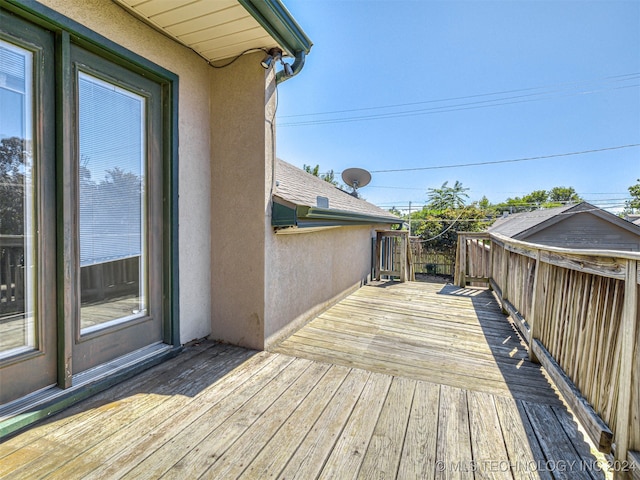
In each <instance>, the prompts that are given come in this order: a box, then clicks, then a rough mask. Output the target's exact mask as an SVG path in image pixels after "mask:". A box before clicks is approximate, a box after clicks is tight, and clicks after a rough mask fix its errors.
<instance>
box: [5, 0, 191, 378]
mask: <svg viewBox="0 0 640 480" xmlns="http://www.w3.org/2000/svg"><path fill="white" fill-rule="evenodd" d="M0 12H1V13H2V15H3V17H4V18H5V20H3V21H8V22H11V21H12V20H11V19H12V18H15V19H16V20H17V21H20V22H28V23H29V24H32V25H33V26H34V31H35V30H36V29H37V28H42V29H46V30H47V31H49V32H52V33H53V38H54V52H53V56H54V59H55V60H54V63H55V79H54V81H53V82H52V84H53V85H55V86H54V88H55V92H45V95H46V96H47V97H46V99H45V101H44V102H42V105H44V106H45V107H46V108H51V109H53V110H54V113H53V115H54V116H55V122H56V125H57V128H56V132H55V135H56V138H55V145H56V148H55V150H56V151H55V157H56V161H55V164H56V167H55V168H56V179H57V180H56V183H57V185H56V196H57V199H56V209H57V212H56V218H57V219H58V220H57V227H56V230H57V231H56V245H57V246H56V249H57V252H56V258H57V262H58V263H57V267H56V270H57V274H56V276H57V295H56V296H57V309H58V315H57V316H58V324H59V326H60V327H64V322H65V321H68V320H67V319H68V318H70V317H71V316H73V315H75V314H76V313H77V312H74V308H77V307H75V306H74V305H79V301H78V298H77V297H76V296H77V295H79V292H78V291H76V292H72V293H69V292H68V289H66V286H68V285H69V284H73V283H76V284H79V278H78V277H79V267H78V266H77V262H76V264H73V263H74V261H75V260H73V261H70V260H69V259H70V258H71V259H76V258H78V257H79V255H76V254H77V253H78V252H77V251H76V250H77V245H73V244H72V243H73V242H71V243H70V240H69V239H70V236H71V234H72V232H70V231H69V228H70V227H69V225H68V223H69V222H66V223H67V224H66V225H65V222H63V221H61V219H63V218H65V217H68V216H69V212H70V211H72V209H73V208H74V207H72V205H74V204H75V203H74V202H77V198H76V196H77V192H74V188H73V187H72V186H70V182H71V180H70V179H73V178H77V174H75V175H76V176H75V177H74V172H73V171H71V170H70V166H69V165H71V162H70V161H69V159H71V158H73V156H74V154H75V153H76V152H75V148H76V145H74V141H75V140H73V138H74V129H75V128H76V125H75V124H74V122H77V112H74V111H73V108H74V106H73V105H74V104H73V102H71V101H69V98H71V97H72V96H73V95H74V89H75V83H74V82H76V75H77V72H76V71H74V68H75V67H74V65H75V64H77V62H78V56H79V55H80V56H82V55H85V56H88V57H93V58H94V59H97V61H98V62H103V63H104V64H112V65H114V66H115V67H116V69H118V70H119V71H126V72H129V73H130V75H131V76H132V77H135V76H138V77H144V78H145V79H148V80H149V81H151V82H154V83H155V84H157V86H158V92H159V98H158V102H159V108H160V110H161V115H160V120H159V122H157V125H155V126H154V128H155V130H156V134H158V135H161V136H162V143H161V148H160V151H159V152H158V157H157V158H158V159H159V161H160V162H161V164H160V165H158V168H159V170H160V172H161V173H160V177H159V178H158V179H157V181H156V182H155V185H156V187H157V188H158V189H159V193H158V198H160V202H161V204H160V205H159V209H158V212H157V213H156V215H155V216H154V218H153V220H152V221H151V223H152V226H151V228H153V230H154V232H153V233H152V234H151V235H149V236H150V238H151V237H153V236H154V235H155V236H159V237H160V238H161V242H159V244H161V247H160V248H161V257H162V259H163V260H162V266H161V269H162V285H160V287H159V290H160V291H159V295H158V297H159V298H161V302H162V312H163V315H162V318H163V328H162V332H163V333H162V337H163V338H162V341H163V343H165V344H168V345H172V346H174V347H179V346H180V338H179V331H180V329H179V304H178V298H179V277H178V274H179V268H178V251H179V246H178V221H177V219H178V192H177V190H178V90H179V79H178V76H177V75H175V74H174V73H172V72H170V71H168V70H166V69H165V68H163V67H161V66H159V65H157V64H155V63H153V62H151V61H149V60H148V59H146V58H144V57H142V56H140V55H138V54H136V53H135V52H132V51H130V50H128V49H126V48H124V47H122V46H120V45H118V44H117V43H115V42H113V41H111V40H110V39H108V38H106V37H104V36H102V35H99V34H97V33H95V32H93V31H92V30H90V29H88V28H86V27H84V26H83V25H81V24H79V23H77V22H75V21H73V20H71V19H69V18H66V17H64V16H63V15H61V14H59V13H58V12H56V11H54V10H52V9H50V8H48V7H46V6H43V5H41V4H38V3H37V2H34V1H29V0H0ZM78 52H82V53H81V54H79V53H78ZM74 62H75V63H74ZM86 71H88V72H89V73H91V71H90V69H87V70H86ZM124 83H125V84H127V81H126V79H125V82H124ZM128 85H130V83H129V84H128ZM70 119H72V120H71V121H70ZM71 228H72V229H73V228H75V227H74V225H71ZM65 289H66V290H67V291H65ZM58 332H59V333H58V339H57V342H58V345H59V346H60V345H62V346H63V349H64V350H65V353H64V354H61V353H59V355H58V357H59V360H58V361H59V367H58V372H59V373H58V375H59V378H58V384H59V385H60V386H69V385H70V381H71V373H67V374H65V373H64V372H65V371H66V370H67V369H66V368H65V357H67V354H68V353H70V352H69V350H70V348H71V347H70V346H71V345H72V343H73V342H74V341H75V340H77V339H76V338H74V333H73V332H70V331H69V329H68V328H59V329H58ZM60 332H63V333H60ZM65 345H66V346H65Z"/></svg>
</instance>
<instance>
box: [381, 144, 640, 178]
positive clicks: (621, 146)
mask: <svg viewBox="0 0 640 480" xmlns="http://www.w3.org/2000/svg"><path fill="white" fill-rule="evenodd" d="M633 147H640V143H632V144H629V145H619V146H616V147H605V148H597V149H594V150H583V151H580V152H569V153H556V154H554V155H541V156H538V157H526V158H513V159H510V160H493V161H488V162H475V163H458V164H455V165H435V166H431V167H414V168H395V169H389V170H372V171H371V173H391V172H415V171H419V170H438V169H443V168H460V167H474V166H478V165H497V164H501V163H516V162H530V161H534V160H546V159H548V158H558V157H569V156H572V155H585V154H587V153H596V152H606V151H610V150H620V149H623V148H633Z"/></svg>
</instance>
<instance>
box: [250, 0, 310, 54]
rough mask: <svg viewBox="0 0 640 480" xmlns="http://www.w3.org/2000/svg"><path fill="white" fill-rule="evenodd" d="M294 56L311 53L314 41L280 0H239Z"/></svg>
mask: <svg viewBox="0 0 640 480" xmlns="http://www.w3.org/2000/svg"><path fill="white" fill-rule="evenodd" d="M238 2H239V3H240V5H242V6H243V7H244V8H245V9H246V10H247V11H248V12H249V13H250V14H251V16H253V18H255V19H256V20H257V22H258V23H259V24H260V25H261V26H262V28H264V29H265V30H266V31H267V32H268V33H269V35H271V37H272V38H273V39H274V40H275V41H276V42H278V44H279V45H280V46H281V47H282V48H283V49H284V50H285V51H286V52H287V53H288V54H289V55H291V56H292V57H295V56H296V54H297V53H298V52H304V53H305V54H307V53H309V51H310V50H311V47H312V45H313V43H312V42H311V40H310V39H309V37H307V35H306V34H305V33H304V31H303V30H302V28H301V27H300V25H298V22H296V21H295V19H294V18H293V17H292V16H291V13H289V11H288V10H287V8H286V7H285V6H284V5H283V3H282V2H281V1H280V0H238Z"/></svg>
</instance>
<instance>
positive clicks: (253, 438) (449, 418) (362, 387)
mask: <svg viewBox="0 0 640 480" xmlns="http://www.w3.org/2000/svg"><path fill="white" fill-rule="evenodd" d="M382 287H384V288H382ZM602 460H603V458H602V457H601V456H598V455H596V453H595V450H594V449H593V448H592V447H591V446H590V444H589V443H588V442H587V441H585V440H584V438H583V435H582V432H581V431H580V428H579V426H578V425H577V423H576V422H575V420H574V419H573V417H572V416H571V414H570V412H568V411H567V409H566V407H565V406H564V405H563V403H562V402H561V400H560V399H559V398H558V396H557V393H556V390H555V389H554V387H553V385H552V384H551V383H550V381H549V380H548V379H547V378H546V377H545V375H544V372H543V371H542V370H541V369H540V367H539V366H537V365H535V364H531V363H530V362H529V361H528V359H527V352H526V347H525V345H524V344H523V343H522V342H521V341H520V339H519V337H518V336H517V334H516V332H515V330H514V329H513V328H512V326H511V325H510V324H509V322H508V321H507V320H506V318H505V317H504V316H503V315H502V314H501V313H500V309H499V307H498V306H497V304H496V302H495V301H494V300H493V297H492V295H491V293H490V292H488V291H486V290H479V289H464V290H461V289H458V288H455V287H451V286H443V285H434V284H418V283H404V284H399V283H396V284H385V285H380V286H375V285H371V286H366V287H363V288H361V289H360V290H358V291H357V292H356V293H355V294H353V295H351V296H349V297H347V298H346V299H344V300H343V301H342V302H340V303H338V304H337V305H335V306H334V307H332V308H331V309H329V310H328V311H327V312H325V313H324V314H322V315H320V316H319V317H318V318H316V319H315V320H313V321H312V322H310V323H309V324H308V325H306V326H305V327H303V328H302V329H301V330H299V331H298V332H297V333H296V334H294V335H293V336H291V337H290V338H289V339H287V340H285V341H284V342H282V343H281V344H280V345H279V346H278V347H277V348H275V349H274V351H273V352H255V351H250V350H245V349H242V348H237V347H231V346H225V345H219V344H214V343H210V342H206V343H203V344H201V345H198V346H193V347H189V348H187V349H186V350H185V352H184V353H183V354H181V355H179V356H178V357H176V358H174V359H172V360H170V361H167V362H165V363H164V364H161V365H158V366H156V367H154V368H152V369H150V370H147V371H146V372H143V373H142V374H140V375H138V376H136V377H134V378H132V379H130V380H128V381H126V382H124V383H122V384H120V385H118V386H116V387H113V388H111V389H109V390H107V391H105V392H102V393H101V394H99V395H96V396H94V397H92V398H90V399H88V400H85V401H84V402H81V403H80V404H78V405H76V406H74V407H72V408H70V409H68V410H66V411H65V412H62V413H61V414H59V415H56V416H55V417H52V418H51V419H50V420H48V421H47V422H45V423H43V424H41V425H38V426H36V427H33V428H31V429H29V430H28V431H26V432H24V433H22V434H19V435H17V436H15V437H13V438H11V439H9V440H7V441H6V442H4V443H3V444H0V476H2V477H4V476H7V477H11V478H41V477H46V478H64V479H71V478H100V479H104V478H159V477H160V476H162V477H163V478H200V477H201V478H247V479H256V478H282V479H285V478H286V479H288V478H301V479H310V478H339V479H342V478H356V477H358V478H365V479H369V478H374V477H375V478H399V479H405V478H419V479H428V478H474V474H475V477H476V478H485V477H486V478H509V479H513V478H604V473H603V472H602V468H601V466H600V464H599V463H598V462H599V461H602Z"/></svg>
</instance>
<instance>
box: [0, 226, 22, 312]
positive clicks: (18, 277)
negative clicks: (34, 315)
mask: <svg viewBox="0 0 640 480" xmlns="http://www.w3.org/2000/svg"><path fill="white" fill-rule="evenodd" d="M23 257H24V237H22V236H18V235H0V315H2V316H4V315H10V314H14V313H19V312H23V311H24V265H23V263H24V258H23Z"/></svg>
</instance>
